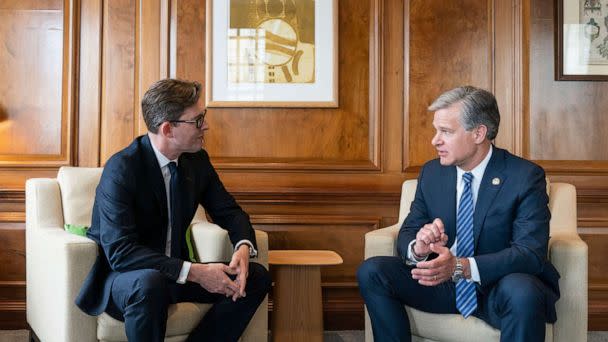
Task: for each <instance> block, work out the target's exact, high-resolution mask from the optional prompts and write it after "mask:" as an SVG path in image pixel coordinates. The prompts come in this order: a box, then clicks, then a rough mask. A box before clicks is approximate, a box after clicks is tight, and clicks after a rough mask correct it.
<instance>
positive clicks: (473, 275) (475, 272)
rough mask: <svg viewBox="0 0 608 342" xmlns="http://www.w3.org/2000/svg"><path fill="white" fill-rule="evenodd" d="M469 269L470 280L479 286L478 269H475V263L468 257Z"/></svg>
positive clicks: (473, 259)
mask: <svg viewBox="0 0 608 342" xmlns="http://www.w3.org/2000/svg"><path fill="white" fill-rule="evenodd" d="M467 259H469V268H470V269H471V280H472V281H474V282H476V283H478V284H480V285H481V278H480V277H479V268H477V261H475V258H473V257H469V258H467Z"/></svg>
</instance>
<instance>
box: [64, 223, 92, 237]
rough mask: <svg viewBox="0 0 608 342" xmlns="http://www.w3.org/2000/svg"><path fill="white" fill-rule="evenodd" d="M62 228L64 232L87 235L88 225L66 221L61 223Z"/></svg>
mask: <svg viewBox="0 0 608 342" xmlns="http://www.w3.org/2000/svg"><path fill="white" fill-rule="evenodd" d="M63 229H65V231H66V232H68V233H71V234H74V235H80V236H87V230H88V229H89V227H87V226H81V225H77V224H69V223H66V224H64V225H63Z"/></svg>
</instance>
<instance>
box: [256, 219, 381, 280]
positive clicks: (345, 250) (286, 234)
mask: <svg viewBox="0 0 608 342" xmlns="http://www.w3.org/2000/svg"><path fill="white" fill-rule="evenodd" d="M380 220H381V218H380V217H360V216H327V215H317V216H311V215H305V216H304V215H289V216H284V215H255V216H253V217H252V223H253V224H254V227H255V228H256V229H260V230H264V231H266V232H268V233H269V241H268V244H269V249H321V250H323V249H329V250H334V251H336V252H337V253H338V254H340V255H341V256H342V259H343V260H344V263H343V264H342V265H336V266H327V267H323V268H322V269H321V281H322V282H323V283H327V282H329V283H341V284H345V285H346V284H349V283H350V284H352V283H354V282H356V278H355V273H356V270H357V267H358V266H359V264H360V263H361V260H363V249H364V235H365V233H367V232H369V231H372V230H374V229H378V228H379V225H380Z"/></svg>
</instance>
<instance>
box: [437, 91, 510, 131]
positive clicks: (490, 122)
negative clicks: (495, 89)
mask: <svg viewBox="0 0 608 342" xmlns="http://www.w3.org/2000/svg"><path fill="white" fill-rule="evenodd" d="M458 103H459V104H461V107H460V123H461V124H462V126H463V127H464V129H466V130H467V131H470V130H472V129H473V128H476V127H479V126H480V125H484V126H486V127H487V128H488V131H487V133H486V138H488V140H494V139H495V138H496V135H497V134H498V126H499V125H500V112H499V111H498V104H497V103H496V98H495V97H494V95H492V93H490V92H489V91H487V90H483V89H480V88H475V87H472V86H463V87H458V88H454V89H452V90H448V91H446V92H445V93H443V94H441V95H440V96H439V97H438V98H437V99H436V100H435V101H434V102H433V103H432V104H431V105H430V106H429V108H428V110H429V111H432V112H435V111H437V110H439V109H444V108H447V107H450V106H451V105H453V104H458Z"/></svg>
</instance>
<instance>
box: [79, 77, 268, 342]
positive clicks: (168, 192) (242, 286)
mask: <svg viewBox="0 0 608 342" xmlns="http://www.w3.org/2000/svg"><path fill="white" fill-rule="evenodd" d="M200 94H201V86H200V84H199V83H197V82H186V81H181V80H173V79H165V80H161V81H158V82H156V83H155V84H153V85H152V86H151V87H150V89H149V90H148V91H147V92H146V94H145V95H144V97H143V100H142V112H143V116H144V120H145V122H146V126H147V128H148V134H147V135H144V136H140V137H138V138H136V139H135V140H134V141H133V143H131V145H129V146H128V147H127V148H125V149H124V150H122V151H120V152H118V153H116V154H115V155H113V156H112V157H111V158H110V159H109V160H108V162H107V163H106V165H105V167H104V171H103V174H102V176H101V180H100V183H99V185H98V187H97V191H96V196H95V204H94V206H93V218H92V225H91V228H90V229H89V231H88V233H87V236H88V237H89V238H91V239H93V240H95V242H97V244H98V245H99V247H100V248H99V256H98V258H97V260H96V262H95V264H94V266H93V268H92V270H91V272H90V273H89V275H88V277H87V279H86V280H85V282H84V284H83V286H82V288H81V290H80V293H79V295H78V297H77V298H76V304H77V305H78V306H79V307H80V308H81V309H82V310H83V311H84V312H86V313H87V314H90V315H99V314H101V313H102V312H104V311H105V312H107V313H108V314H110V315H111V316H113V317H114V318H116V319H119V320H121V321H124V322H125V329H126V333H127V337H128V339H129V341H145V342H150V341H163V340H164V337H165V330H166V324H167V308H168V306H169V304H173V303H178V302H201V303H214V305H213V307H212V308H211V309H210V310H209V312H208V313H207V314H206V315H205V317H204V318H203V319H202V320H201V322H200V323H199V325H198V326H197V327H196V328H195V329H194V330H193V331H192V333H191V334H190V336H189V338H188V341H236V340H237V339H238V338H239V336H240V335H241V334H242V333H243V331H244V330H245V328H246V326H247V324H248V322H249V321H250V319H251V317H252V316H253V315H254V313H255V311H256V309H257V307H258V306H259V304H260V303H261V302H262V300H263V299H264V297H265V296H266V294H267V292H268V291H269V289H270V277H269V274H268V271H267V270H266V269H265V268H264V267H263V266H261V265H259V264H256V263H249V258H250V257H253V256H255V255H256V254H257V251H256V241H255V233H254V230H253V228H252V226H251V223H250V222H249V216H248V215H247V214H246V213H245V212H243V210H242V209H241V208H240V207H239V205H238V204H237V203H236V202H235V200H234V198H233V197H232V196H231V195H230V194H229V193H228V192H227V191H226V189H225V188H224V186H223V185H222V182H221V181H220V179H219V177H218V175H217V173H216V172H215V169H214V168H213V166H212V165H211V163H210V161H209V156H208V155H207V152H206V151H205V150H203V149H201V146H202V144H203V140H204V134H205V131H206V130H207V129H208V128H209V127H208V126H207V123H206V121H205V114H206V109H205V108H204V106H203V104H202V101H201V99H200ZM199 204H201V205H203V207H204V208H205V209H206V211H207V213H208V214H209V215H210V216H211V218H212V219H213V221H214V222H215V223H217V224H218V225H220V226H221V227H223V228H224V229H227V230H228V233H229V237H230V240H231V241H232V243H233V245H234V246H235V248H234V254H233V256H232V260H231V262H230V264H229V265H225V264H223V263H209V264H201V263H191V262H189V261H184V260H187V259H188V250H187V246H186V241H185V233H186V229H187V227H188V226H189V224H190V222H191V220H192V218H193V216H194V213H195V211H196V208H197V206H198V205H199Z"/></svg>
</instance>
